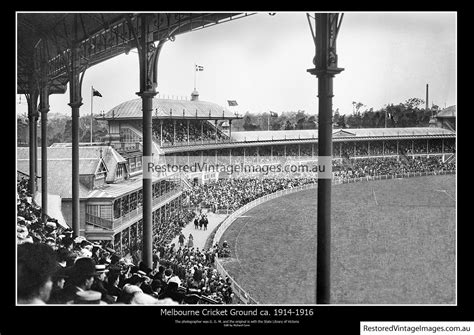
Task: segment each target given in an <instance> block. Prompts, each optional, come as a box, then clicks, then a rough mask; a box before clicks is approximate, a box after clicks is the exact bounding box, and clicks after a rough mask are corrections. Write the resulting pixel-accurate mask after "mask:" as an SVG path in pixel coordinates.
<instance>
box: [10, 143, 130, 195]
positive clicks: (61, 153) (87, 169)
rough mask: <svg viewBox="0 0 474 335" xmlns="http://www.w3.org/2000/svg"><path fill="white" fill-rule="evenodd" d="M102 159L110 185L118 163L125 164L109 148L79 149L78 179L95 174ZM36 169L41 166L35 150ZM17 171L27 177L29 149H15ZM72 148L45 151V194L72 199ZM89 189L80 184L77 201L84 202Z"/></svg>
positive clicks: (55, 147) (58, 146)
mask: <svg viewBox="0 0 474 335" xmlns="http://www.w3.org/2000/svg"><path fill="white" fill-rule="evenodd" d="M101 149H102V159H103V162H104V163H105V166H106V167H107V170H108V173H107V179H106V181H107V182H113V181H114V176H115V169H116V167H117V163H124V162H126V160H125V159H124V158H123V157H122V156H121V155H120V154H118V153H117V151H115V149H114V148H112V147H110V146H91V147H83V146H82V147H79V175H91V174H95V172H96V170H97V167H98V165H99V163H100V161H101V158H100V150H101ZM37 155H38V165H39V166H40V165H41V148H38V153H37ZM17 170H18V171H20V172H22V173H26V174H29V148H28V147H18V148H17ZM37 174H38V177H41V169H38V172H37ZM71 185H72V148H71V147H67V146H65V144H64V143H61V144H60V145H56V146H51V147H48V191H49V192H50V193H52V194H57V195H59V196H61V198H71V197H72V189H71ZM88 193H89V189H88V188H87V187H85V186H84V185H82V184H81V183H79V197H80V198H86V197H87V196H88Z"/></svg>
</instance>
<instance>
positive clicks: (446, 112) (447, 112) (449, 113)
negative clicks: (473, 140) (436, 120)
mask: <svg viewBox="0 0 474 335" xmlns="http://www.w3.org/2000/svg"><path fill="white" fill-rule="evenodd" d="M436 117H440V118H447V117H456V105H453V106H449V107H447V108H445V109H443V110H442V111H441V112H439V113H438V114H436Z"/></svg>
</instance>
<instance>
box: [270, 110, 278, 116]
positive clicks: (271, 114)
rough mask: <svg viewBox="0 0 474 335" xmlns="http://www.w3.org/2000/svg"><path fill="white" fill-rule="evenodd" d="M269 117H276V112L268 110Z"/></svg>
mask: <svg viewBox="0 0 474 335" xmlns="http://www.w3.org/2000/svg"><path fill="white" fill-rule="evenodd" d="M270 117H278V113H275V112H272V111H270Z"/></svg>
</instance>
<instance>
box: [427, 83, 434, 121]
mask: <svg viewBox="0 0 474 335" xmlns="http://www.w3.org/2000/svg"><path fill="white" fill-rule="evenodd" d="M426 110H428V84H426ZM431 116H433V115H431Z"/></svg>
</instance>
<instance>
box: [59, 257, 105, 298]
mask: <svg viewBox="0 0 474 335" xmlns="http://www.w3.org/2000/svg"><path fill="white" fill-rule="evenodd" d="M97 274H98V273H97V272H96V270H95V262H94V261H93V260H92V259H91V258H89V257H81V258H78V259H76V262H75V263H74V266H73V267H72V268H71V271H70V272H69V280H68V281H67V285H66V286H65V288H64V296H65V299H66V301H67V302H71V301H73V300H74V299H75V298H76V293H77V292H82V291H88V290H90V289H91V286H92V284H93V283H94V278H95V276H96V275H97Z"/></svg>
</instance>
